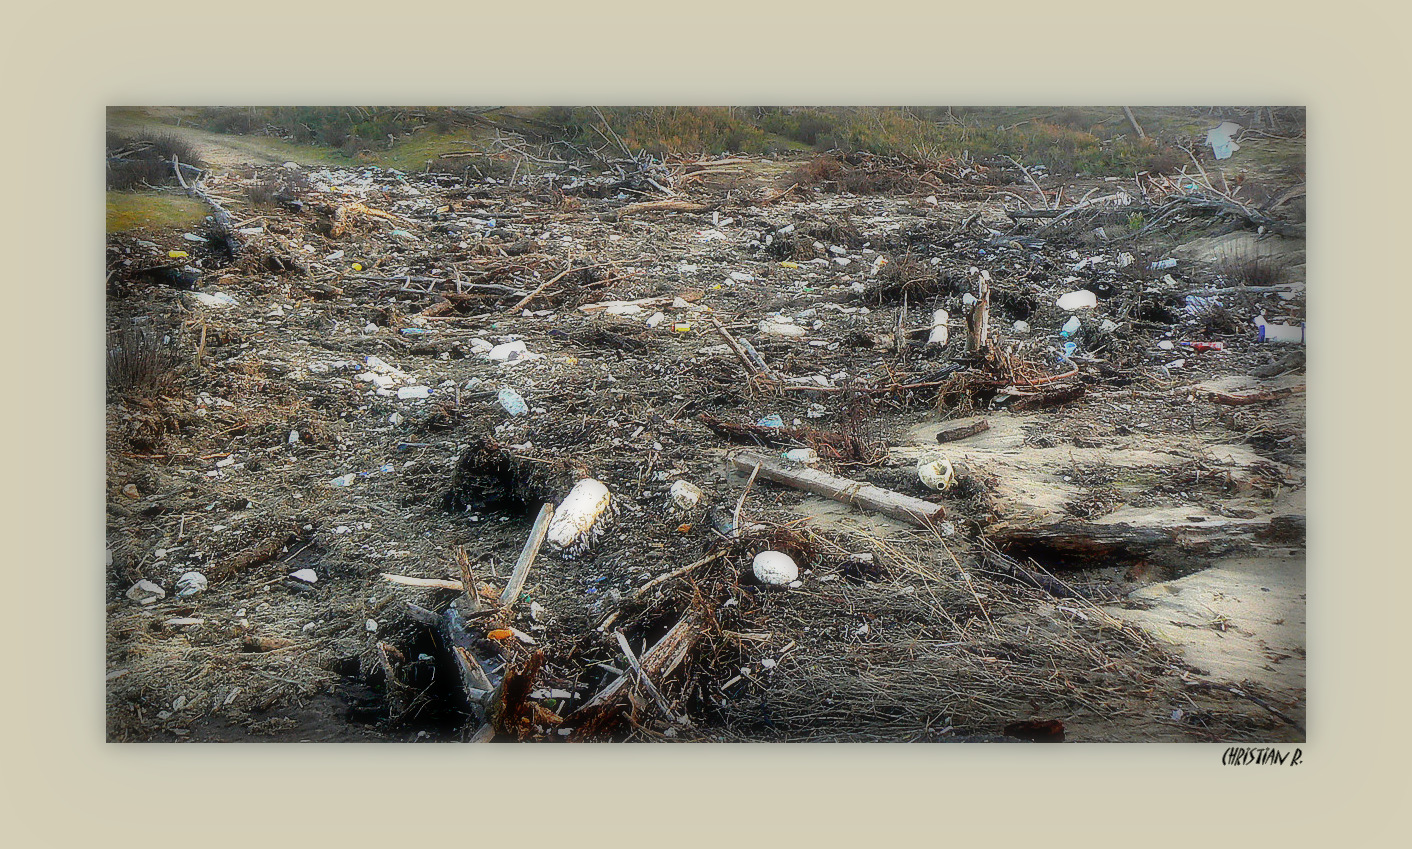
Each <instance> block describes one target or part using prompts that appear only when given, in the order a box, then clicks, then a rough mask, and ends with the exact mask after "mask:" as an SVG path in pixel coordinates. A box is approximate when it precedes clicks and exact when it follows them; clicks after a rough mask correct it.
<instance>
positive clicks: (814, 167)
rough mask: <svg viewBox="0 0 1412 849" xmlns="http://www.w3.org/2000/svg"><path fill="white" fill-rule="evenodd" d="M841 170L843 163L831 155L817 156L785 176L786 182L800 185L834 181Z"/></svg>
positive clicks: (809, 185) (806, 185)
mask: <svg viewBox="0 0 1412 849" xmlns="http://www.w3.org/2000/svg"><path fill="white" fill-rule="evenodd" d="M842 172H843V163H842V162H840V161H839V160H838V158H837V157H833V156H819V157H815V158H814V159H811V160H809V161H808V162H806V163H804V164H803V165H801V166H799V167H798V168H796V169H794V170H793V171H791V172H789V175H788V176H787V177H785V179H784V182H785V183H786V184H791V183H798V184H799V185H800V186H802V187H811V186H816V185H818V184H820V183H826V182H836V181H837V180H838V176H839V174H841V173H842Z"/></svg>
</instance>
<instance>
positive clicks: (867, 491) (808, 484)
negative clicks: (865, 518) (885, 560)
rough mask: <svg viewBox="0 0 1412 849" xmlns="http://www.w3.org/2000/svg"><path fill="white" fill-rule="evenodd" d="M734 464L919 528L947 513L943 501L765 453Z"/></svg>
mask: <svg viewBox="0 0 1412 849" xmlns="http://www.w3.org/2000/svg"><path fill="white" fill-rule="evenodd" d="M731 465H732V466H734V467H735V468H736V469H738V470H740V471H742V472H753V471H754V469H755V467H756V466H759V468H760V477H762V478H765V479H766V480H771V481H774V482H775V483H782V484H785V485H786V486H791V487H794V488H795V489H800V490H803V491H805V492H812V493H814V494H815V495H822V496H823V497H825V498H831V499H833V500H834V501H839V502H842V503H844V504H849V505H852V506H854V507H858V508H861V509H863V510H871V511H873V512H874V513H881V514H883V515H884V516H888V517H890V518H893V519H897V520H899V521H902V522H906V523H907V524H909V525H915V526H917V527H919V528H928V529H930V528H931V527H932V523H933V522H936V521H939V520H941V519H942V518H943V517H944V516H945V515H946V508H944V507H942V506H941V505H940V504H933V503H932V502H930V501H923V500H922V499H920V498H913V497H912V496H910V495H903V494H901V493H899V492H893V491H892V490H890V489H883V488H882V487H877V486H873V485H872V484H867V483H859V482H858V481H852V480H849V479H847V478H841V477H838V476H837V475H831V474H829V473H828V472H822V471H819V470H818V469H810V468H790V467H789V466H787V465H786V464H785V463H784V462H783V461H780V460H776V459H775V458H773V457H767V456H765V455H763V454H755V453H752V452H742V453H740V454H737V455H736V456H734V457H732V458H731Z"/></svg>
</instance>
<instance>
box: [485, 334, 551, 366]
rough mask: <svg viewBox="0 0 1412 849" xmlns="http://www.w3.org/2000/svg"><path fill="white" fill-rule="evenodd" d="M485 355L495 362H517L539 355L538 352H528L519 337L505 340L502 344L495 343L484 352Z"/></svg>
mask: <svg viewBox="0 0 1412 849" xmlns="http://www.w3.org/2000/svg"><path fill="white" fill-rule="evenodd" d="M486 356H487V357H489V358H490V360H491V362H496V363H517V362H522V361H525V360H532V359H536V358H537V357H539V354H532V353H530V351H529V349H528V348H526V347H525V343H524V342H523V341H521V340H519V339H516V340H515V341H513V342H506V343H505V344H503V345H496V346H495V347H493V348H491V349H490V350H489V351H487V352H486Z"/></svg>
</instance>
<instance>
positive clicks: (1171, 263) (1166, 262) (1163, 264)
mask: <svg viewBox="0 0 1412 849" xmlns="http://www.w3.org/2000/svg"><path fill="white" fill-rule="evenodd" d="M1152 267H1153V268H1159V269H1160V268H1176V267H1177V261H1176V260H1174V259H1163V260H1158V261H1157V262H1154V263H1152Z"/></svg>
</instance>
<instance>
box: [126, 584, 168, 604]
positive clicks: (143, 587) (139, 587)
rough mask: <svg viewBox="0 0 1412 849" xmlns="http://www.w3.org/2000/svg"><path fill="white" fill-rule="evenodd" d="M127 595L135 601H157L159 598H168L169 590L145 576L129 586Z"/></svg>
mask: <svg viewBox="0 0 1412 849" xmlns="http://www.w3.org/2000/svg"><path fill="white" fill-rule="evenodd" d="M127 597H128V598H130V599H132V600H133V601H138V602H143V603H147V602H148V601H149V600H151V601H156V600H157V599H159V598H166V597H167V591H166V590H164V589H162V588H161V587H159V586H157V585H156V584H154V583H152V582H151V581H149V580H147V579H145V578H144V579H143V580H141V581H138V582H137V583H135V584H133V585H132V586H131V587H128V591H127Z"/></svg>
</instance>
